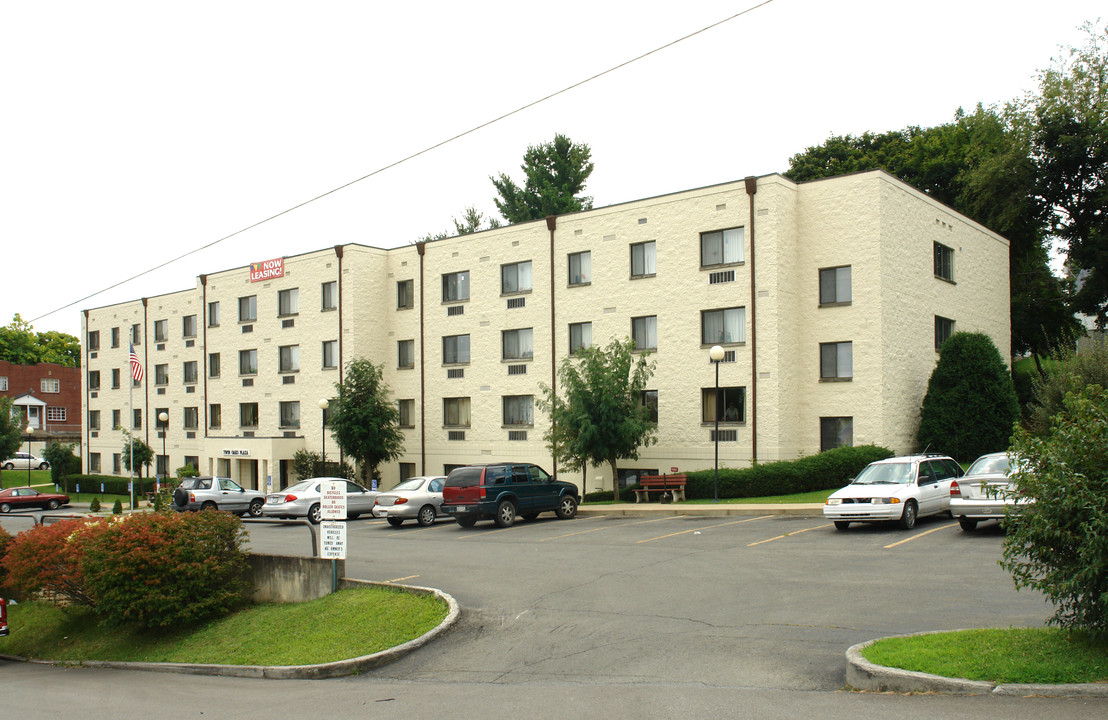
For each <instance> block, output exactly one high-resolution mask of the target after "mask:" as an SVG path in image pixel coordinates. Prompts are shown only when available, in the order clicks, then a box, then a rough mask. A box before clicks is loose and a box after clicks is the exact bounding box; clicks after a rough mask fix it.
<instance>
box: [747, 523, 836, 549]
mask: <svg viewBox="0 0 1108 720" xmlns="http://www.w3.org/2000/svg"><path fill="white" fill-rule="evenodd" d="M831 525H832V523H828V524H827V525H816V526H815V527H810V528H804V529H803V530H795V531H793V532H790V533H785V534H784V535H778V536H777V537H771V538H769V539H768V540H759V541H758V542H752V543H748V544H747V547H754V546H755V545H761V544H762V543H768V542H773V541H774V540H782V539H784V538H787V537H791V536H793V535H799V534H800V533H803V532H808V531H809V530H819V529H820V528H828V527H831Z"/></svg>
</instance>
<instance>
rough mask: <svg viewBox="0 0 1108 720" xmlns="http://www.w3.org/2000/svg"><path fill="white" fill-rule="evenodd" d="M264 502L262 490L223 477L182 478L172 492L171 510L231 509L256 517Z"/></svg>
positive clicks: (240, 514) (260, 511)
mask: <svg viewBox="0 0 1108 720" xmlns="http://www.w3.org/2000/svg"><path fill="white" fill-rule="evenodd" d="M264 504H265V493H263V492H261V491H259V490H245V489H243V487H242V486H241V485H239V484H238V483H237V482H235V481H234V480H232V479H231V478H225V477H211V476H208V477H190V478H184V479H183V480H181V484H180V485H178V486H177V489H176V490H174V491H173V509H174V510H177V511H178V512H188V511H190V510H192V511H195V510H207V509H208V508H211V509H213V510H226V511H227V512H233V513H234V514H236V515H238V516H240V517H241V516H243V515H249V516H250V517H260V516H261V514H262V505H264Z"/></svg>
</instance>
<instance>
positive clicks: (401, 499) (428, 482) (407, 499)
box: [373, 475, 446, 527]
mask: <svg viewBox="0 0 1108 720" xmlns="http://www.w3.org/2000/svg"><path fill="white" fill-rule="evenodd" d="M444 483H446V477H445V476H444V475H432V476H428V477H414V478H408V479H407V480H405V481H404V482H402V483H400V484H399V485H397V486H396V487H394V488H393V489H392V490H389V491H387V492H383V493H381V494H380V495H378V496H377V500H376V502H375V503H374V505H373V517H375V518H385V519H387V520H388V521H389V525H392V526H393V527H400V526H401V525H403V524H404V521H405V520H413V519H414V520H415V521H416V522H418V523H419V524H420V525H422V526H423V527H427V526H428V525H433V524H434V522H435V518H437V517H438V516H439V515H441V514H442V486H443V484H444Z"/></svg>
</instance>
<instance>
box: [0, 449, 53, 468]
mask: <svg viewBox="0 0 1108 720" xmlns="http://www.w3.org/2000/svg"><path fill="white" fill-rule="evenodd" d="M0 467H3V468H4V469H5V470H28V469H29V470H49V469H50V463H48V462H46V461H45V460H43V459H42V458H37V457H35V456H34V455H32V454H30V453H25V452H21V453H16V454H15V455H14V456H13V457H10V458H8V459H7V460H5V461H4V464H3V465H2V466H0Z"/></svg>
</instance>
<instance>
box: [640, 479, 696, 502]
mask: <svg viewBox="0 0 1108 720" xmlns="http://www.w3.org/2000/svg"><path fill="white" fill-rule="evenodd" d="M652 492H656V493H661V494H662V495H661V498H662V502H665V501H666V500H667V498H668V499H670V500H673V501H674V502H676V501H678V500H684V499H685V476H684V475H683V474H681V475H640V476H639V487H637V488H635V502H637V503H640V502H650V493H652Z"/></svg>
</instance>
